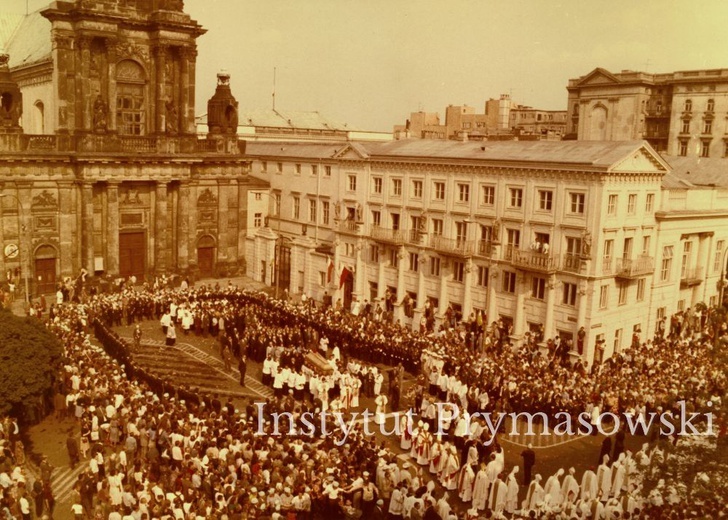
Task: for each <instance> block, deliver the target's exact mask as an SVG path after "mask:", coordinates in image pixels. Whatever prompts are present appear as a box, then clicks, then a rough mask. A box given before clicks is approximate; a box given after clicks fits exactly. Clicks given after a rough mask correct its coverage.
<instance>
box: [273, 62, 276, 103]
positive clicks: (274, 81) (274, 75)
mask: <svg viewBox="0 0 728 520" xmlns="http://www.w3.org/2000/svg"><path fill="white" fill-rule="evenodd" d="M275 110H276V67H273V112H275Z"/></svg>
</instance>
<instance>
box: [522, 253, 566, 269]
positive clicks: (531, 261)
mask: <svg viewBox="0 0 728 520" xmlns="http://www.w3.org/2000/svg"><path fill="white" fill-rule="evenodd" d="M512 256H513V258H512V262H513V265H515V266H516V267H520V268H521V269H527V270H530V271H540V272H553V271H556V270H557V269H558V268H559V258H560V255H558V254H554V253H537V252H535V251H519V250H515V251H513V255H512Z"/></svg>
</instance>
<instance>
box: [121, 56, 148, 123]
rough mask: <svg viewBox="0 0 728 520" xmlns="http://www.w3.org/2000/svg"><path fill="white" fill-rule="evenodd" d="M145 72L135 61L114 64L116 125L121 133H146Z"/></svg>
mask: <svg viewBox="0 0 728 520" xmlns="http://www.w3.org/2000/svg"><path fill="white" fill-rule="evenodd" d="M145 89H146V74H145V73H144V69H143V68H142V67H141V66H140V65H139V64H138V63H136V62H135V61H132V60H124V61H121V62H119V63H118V64H117V66H116V127H117V130H118V131H119V134H121V135H145V133H146V126H145V123H146V100H145V96H144V93H145Z"/></svg>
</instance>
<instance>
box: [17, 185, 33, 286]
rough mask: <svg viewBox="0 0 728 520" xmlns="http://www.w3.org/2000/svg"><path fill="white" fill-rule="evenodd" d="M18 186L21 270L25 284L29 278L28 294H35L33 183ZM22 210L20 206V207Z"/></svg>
mask: <svg viewBox="0 0 728 520" xmlns="http://www.w3.org/2000/svg"><path fill="white" fill-rule="evenodd" d="M16 185H17V187H18V190H17V192H16V193H17V197H18V200H19V201H20V202H19V204H20V205H21V206H22V208H23V211H22V212H20V215H19V218H20V229H19V230H18V233H19V236H18V244H19V247H20V253H19V254H20V265H21V267H20V270H21V271H22V273H23V284H25V280H26V278H27V279H28V285H27V286H26V287H29V288H30V289H29V290H30V292H29V293H28V294H30V295H33V294H34V293H35V276H34V274H33V273H34V272H35V262H34V254H33V253H34V251H33V207H32V206H33V200H32V197H31V195H32V193H31V189H32V187H33V184H32V183H30V182H16ZM18 211H20V208H18Z"/></svg>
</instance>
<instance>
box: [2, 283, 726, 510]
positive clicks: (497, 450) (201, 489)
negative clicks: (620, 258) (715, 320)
mask: <svg viewBox="0 0 728 520" xmlns="http://www.w3.org/2000/svg"><path fill="white" fill-rule="evenodd" d="M180 309H182V311H181V313H180ZM165 315H169V316H170V319H172V316H174V320H175V321H176V320H179V322H180V325H182V329H183V330H184V331H186V333H192V334H200V335H208V334H209V335H212V336H217V337H219V338H220V345H221V349H223V350H225V349H228V350H229V351H230V354H231V355H233V356H235V357H237V358H239V359H240V358H242V357H243V356H247V358H249V359H252V360H254V361H257V362H261V363H264V364H265V362H266V361H268V368H269V372H268V374H267V377H268V378H269V380H268V383H269V384H272V385H273V386H274V388H275V386H276V376H278V374H279V372H278V369H279V368H280V370H281V372H282V371H283V369H288V370H289V373H287V374H286V377H285V378H282V377H279V381H280V384H279V388H280V391H279V392H278V394H279V395H278V396H277V398H276V399H274V400H270V401H269V402H267V403H266V408H267V410H268V411H269V412H276V411H286V412H290V413H291V414H292V416H293V420H294V421H298V420H299V419H300V417H301V416H302V414H303V413H305V412H316V411H321V407H322V404H323V401H324V399H322V397H323V395H322V392H321V390H320V388H321V386H319V384H320V383H316V384H314V388H313V389H312V388H311V387H310V386H309V390H310V391H311V396H312V397H313V398H312V399H308V398H304V397H305V396H304V395H302V394H300V393H298V394H297V393H296V392H297V390H300V388H299V387H300V385H299V381H300V380H299V378H298V375H299V374H303V375H304V377H307V381H306V382H307V383H309V384H310V381H311V374H308V375H307V376H306V372H305V371H304V367H305V366H306V365H305V359H304V357H303V356H302V355H301V353H302V351H305V350H306V349H314V350H315V349H321V344H322V340H325V341H324V343H327V344H328V345H327V349H328V348H330V349H331V350H332V351H333V349H334V348H336V349H338V350H339V359H338V364H337V366H338V367H340V370H339V372H340V374H342V375H344V374H345V375H347V377H351V378H354V379H357V380H359V381H360V382H362V381H369V380H370V379H369V375H368V369H366V370H365V371H364V372H366V373H365V374H364V377H362V369H365V368H366V367H371V366H373V364H374V362H380V363H381V362H383V361H384V362H386V363H388V364H391V365H395V366H396V365H400V364H401V365H403V366H404V368H406V369H407V370H408V371H410V372H412V373H414V374H417V373H420V372H422V373H423V380H422V384H423V390H424V388H427V389H428V390H430V391H432V392H433V393H434V394H436V395H437V394H442V393H443V392H444V398H445V399H451V400H455V401H456V402H459V403H460V404H467V406H468V407H469V408H470V407H473V406H475V407H476V409H485V410H500V411H510V410H515V411H528V410H538V411H547V412H554V411H562V410H567V411H573V412H574V413H578V412H581V411H583V410H585V409H586V408H587V407H588V406H598V407H601V409H611V410H614V411H618V412H623V413H625V412H629V413H641V412H642V410H649V409H650V408H651V407H655V408H657V407H666V408H670V407H672V406H673V405H674V404H675V402H676V401H677V400H679V399H684V400H686V401H688V402H689V403H690V404H691V406H693V407H695V408H700V407H702V406H705V403H706V402H707V400H709V399H712V400H713V401H714V402H716V403H719V402H720V400H721V398H722V397H723V395H724V392H725V374H724V373H722V372H721V371H719V370H717V369H716V367H714V366H713V365H712V364H711V363H710V360H711V356H712V352H713V351H712V346H711V345H709V344H707V343H705V342H703V341H700V339H699V338H698V339H696V338H695V337H694V336H693V335H692V334H690V333H689V331H685V330H680V331H679V332H677V333H674V332H673V331H671V334H670V335H669V336H668V335H666V337H663V338H659V337H657V338H655V340H654V341H645V342H644V343H643V342H639V344H637V345H634V346H633V348H630V349H628V350H626V351H624V352H622V353H621V354H619V355H617V356H615V357H614V358H613V359H612V360H608V361H607V362H606V363H605V364H603V365H600V366H599V367H594V368H593V369H592V370H588V369H587V367H585V366H583V365H577V366H575V367H570V366H567V365H566V364H565V363H561V362H559V360H558V359H557V356H544V355H542V354H540V353H539V350H538V348H537V347H536V346H535V345H526V346H525V347H524V348H521V349H514V348H511V346H510V345H509V343H508V341H507V339H506V337H505V336H504V335H503V334H500V333H496V332H494V331H495V330H496V329H499V325H498V323H497V322H496V323H495V324H493V325H492V326H491V327H484V326H478V325H477V322H476V325H473V323H470V324H466V325H465V327H457V328H445V329H443V330H441V331H438V332H433V333H432V334H430V335H421V334H418V333H417V332H410V331H408V330H406V329H404V328H402V327H400V326H398V325H397V324H392V323H386V322H383V321H377V320H371V319H367V315H366V313H364V314H363V315H362V314H360V315H358V316H352V315H350V314H348V313H345V312H342V311H336V310H334V309H330V308H329V309H316V308H315V307H314V306H311V305H302V306H296V305H293V304H290V303H288V302H283V301H275V300H271V299H268V298H266V297H265V295H263V294H258V293H251V292H247V291H243V290H240V289H237V288H235V287H232V286H228V287H226V288H224V289H223V288H212V287H202V288H199V289H183V290H179V291H173V290H166V289H165V290H161V289H160V290H154V289H148V290H147V289H145V290H135V289H132V288H127V289H125V290H123V291H122V292H119V293H115V294H110V295H96V296H94V297H92V298H90V299H89V300H87V301H86V302H85V303H83V304H68V303H66V302H63V303H61V304H57V305H54V306H53V309H52V313H51V316H50V320H49V327H51V329H52V330H53V331H54V332H55V333H56V334H57V335H58V336H59V337H60V338H61V340H62V342H63V345H64V350H65V351H64V354H65V366H64V373H63V374H62V377H60V378H59V385H58V388H57V392H58V394H59V395H62V396H64V400H63V402H64V403H65V405H66V407H67V408H68V410H69V411H70V412H71V413H72V414H73V416H74V417H75V420H76V421H77V425H78V427H77V430H76V431H74V432H73V433H72V434H71V435H70V436H69V440H68V442H67V446H68V450H69V458H70V461H71V463H72V464H76V463H80V464H84V466H85V469H84V471H83V472H82V473H81V475H80V476H79V479H78V482H77V484H76V486H75V487H74V492H73V497H72V502H73V512H74V514H75V515H76V518H79V519H80V518H103V519H106V518H109V519H114V520H116V519H122V518H123V519H124V520H127V519H132V518H133V519H135V520H138V519H143V518H144V519H152V518H172V517H174V518H184V519H188V518H190V519H191V518H235V519H242V518H251V519H253V518H272V519H273V518H275V519H278V518H286V519H288V518H304V519H305V518H358V517H359V516H362V515H364V516H366V517H369V516H372V517H374V518H384V517H390V518H407V519H415V520H417V519H419V518H424V519H428V520H429V519H437V518H441V519H448V520H449V519H452V518H464V517H468V518H477V517H479V516H480V515H487V516H490V517H493V516H500V517H503V516H504V515H505V516H509V517H515V516H521V517H525V518H627V517H630V518H655V517H664V518H670V517H671V516H666V515H673V514H675V515H679V514H682V511H683V509H682V504H680V503H672V502H676V499H675V497H674V496H673V495H672V494H671V493H670V492H669V491H668V490H660V489H657V490H655V489H653V490H644V489H640V482H641V475H642V474H644V472H646V471H650V468H652V466H651V465H650V461H651V460H653V457H658V458H659V457H664V453H663V451H662V449H661V448H649V447H645V448H644V449H643V450H641V451H640V453H637V454H635V455H634V456H633V455H632V454H631V453H628V452H625V453H622V454H621V456H620V457H618V458H617V460H616V461H609V459H607V460H606V461H603V462H602V464H600V466H599V468H598V469H597V471H594V472H592V473H594V475H593V476H592V475H591V474H590V473H589V471H587V472H586V473H585V474H584V475H582V476H581V478H580V479H579V478H577V476H576V475H575V474H574V472H573V471H571V470H570V471H569V472H568V473H567V472H564V471H563V470H561V471H560V472H557V473H556V474H555V475H552V476H550V477H549V478H548V479H546V481H543V480H542V479H541V478H540V475H536V476H535V477H534V478H533V480H531V481H529V482H523V483H524V484H527V488H526V490H525V497H520V498H523V500H519V489H518V485H517V481H518V474H519V469H518V468H517V467H512V468H506V467H505V463H504V452H503V448H502V447H501V446H499V444H498V442H497V440H496V441H495V442H490V441H492V440H493V439H490V438H489V436H490V432H489V431H488V430H487V429H485V428H480V429H478V428H476V430H475V431H472V432H469V434H468V435H464V434H462V433H463V432H462V430H461V426H460V424H459V422H458V421H453V424H452V425H451V428H449V433H446V434H445V435H444V436H438V435H436V434H435V432H434V431H432V428H431V426H430V424H429V423H427V422H426V421H422V422H419V421H418V422H417V423H416V424H413V425H411V426H412V435H409V434H408V433H407V432H408V429H407V428H404V433H403V434H402V436H401V438H400V439H399V441H400V442H399V448H400V450H399V451H398V450H396V449H393V448H392V447H391V445H388V444H387V443H386V442H381V440H380V441H377V440H375V438H372V437H368V436H366V435H364V433H363V431H362V427H361V425H358V426H357V427H356V428H355V430H354V431H353V432H351V433H349V435H348V438H347V442H346V443H344V444H343V445H342V446H337V442H336V441H337V440H338V439H340V438H341V437H342V436H343V435H344V434H343V432H341V431H339V429H338V427H337V425H336V424H335V423H332V424H330V425H328V426H329V428H330V429H329V431H333V432H336V433H335V434H334V435H333V436H331V435H329V436H322V437H318V436H313V437H307V436H284V437H279V436H276V435H274V434H273V433H274V432H273V430H272V428H273V425H272V424H271V423H270V421H267V422H266V423H265V433H264V434H263V435H260V432H257V431H256V430H257V428H258V422H257V412H256V407H255V405H254V403H253V402H252V401H251V402H250V403H248V404H247V406H246V407H245V408H244V409H237V408H236V407H235V405H234V403H233V402H232V400H228V402H227V403H222V402H221V401H220V400H219V399H218V398H217V397H216V396H207V395H201V394H199V393H197V392H194V391H191V390H190V389H184V388H177V387H175V386H174V385H173V383H172V382H169V381H164V380H161V379H158V378H156V377H155V376H154V375H153V374H149V373H147V372H146V371H145V370H144V369H143V368H141V367H139V366H137V364H136V363H135V360H134V357H133V355H132V352H131V350H132V349H131V347H130V346H129V345H127V344H126V342H124V341H122V340H121V339H120V338H119V336H118V335H117V334H116V333H115V332H114V331H113V328H112V327H114V326H117V325H121V324H131V323H134V322H135V321H140V320H145V319H151V320H161V319H162V317H163V316H165ZM185 323H186V326H185ZM476 329H478V330H476ZM91 331H94V332H95V335H96V338H97V339H98V341H99V342H100V344H101V345H102V346H101V347H100V346H98V345H97V344H96V343H95V341H94V340H92V337H91ZM692 332H694V331H692ZM483 335H485V336H487V338H488V340H489V341H484V340H483V338H482V336H483ZM476 338H477V339H476ZM477 345H482V348H477V347H476V346H477ZM425 351H427V352H428V353H429V354H428V355H426V356H423V352H425ZM107 354H108V355H107ZM331 357H333V353H331ZM433 359H437V360H438V361H437V362H433V361H432V360H433ZM271 360H273V361H274V362H275V363H276V364H277V366H276V368H275V372H273V370H272V369H271V366H270V364H271V363H270V361H271ZM264 367H265V365H264ZM379 376H380V374H376V376H375V377H374V378H373V381H374V385H373V386H374V388H376V385H377V379H378V378H379ZM265 377H266V374H265V368H264V378H265ZM284 379H285V383H286V385H287V386H286V387H285V389H284V387H283V381H284ZM291 382H292V383H293V384H292V385H291V384H290V383H291ZM362 384H364V383H362ZM399 384H401V378H397V377H390V378H389V383H388V386H394V387H396V386H397V385H399ZM381 385H382V381H381V380H380V381H379V390H380V391H381ZM344 386H345V387H348V383H345V385H344ZM354 386H357V385H356V383H354ZM323 388H326V384H324V385H323ZM374 388H373V389H372V390H374ZM314 390H315V393H314ZM390 391H391V389H390ZM339 393H340V394H341V393H342V392H341V391H340V392H339ZM348 393H349V392H348V390H344V391H343V394H346V395H348ZM377 394H378V396H377ZM390 395H392V394H391V393H390ZM371 396H372V397H377V404H378V405H381V406H382V408H383V409H385V408H386V406H387V402H386V399H379V398H380V397H385V398H386V396H384V395H383V394H382V393H379V392H373V393H372V394H371ZM339 397H340V396H339ZM347 401H348V405H349V406H352V407H353V406H355V405H354V404H352V399H347ZM420 402H421V401H420ZM380 420H381V418H380ZM403 420H407V419H406V417H405V418H403ZM281 430H282V431H286V428H285V426H283V427H281ZM4 432H5V430H4ZM486 441H487V442H486ZM10 442H11V443H12V442H15V443H17V440H16V439H12V438H10ZM398 454H399V455H401V456H400V457H398V456H397V455H398ZM402 455H403V456H402ZM405 460H406V462H405ZM8 463H9V462H8V457H7V456H6V457H5V464H6V465H7V464H8ZM507 469H508V471H506V470H507ZM0 480H1V481H2V482H0V483H4V482H5V481H6V480H5V479H4V478H3V477H2V475H0ZM542 482H543V484H542ZM3 487H4V488H5V493H4V495H3V505H4V506H5V507H6V508H7V509H8V511H11V512H12V511H18V510H22V508H23V504H22V500H21V497H22V496H23V493H22V492H19V491H16V490H17V489H19V487H18V486H17V485H15V486H12V485H11V486H8V487H5V486H3ZM521 495H523V493H521ZM456 497H457V498H456ZM702 507H703V508H704V509H700V511H701V513H705V514H707V515H708V516H710V514H712V513H715V515H716V516H713V517H717V514H718V512H719V511H720V502H719V501H716V502H714V503H708V504H705V505H704V506H702ZM656 512H657V513H656ZM22 514H23V513H22V511H21V515H22ZM654 514H659V515H663V516H654ZM600 515H601V516H600ZM675 517H681V516H675Z"/></svg>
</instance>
